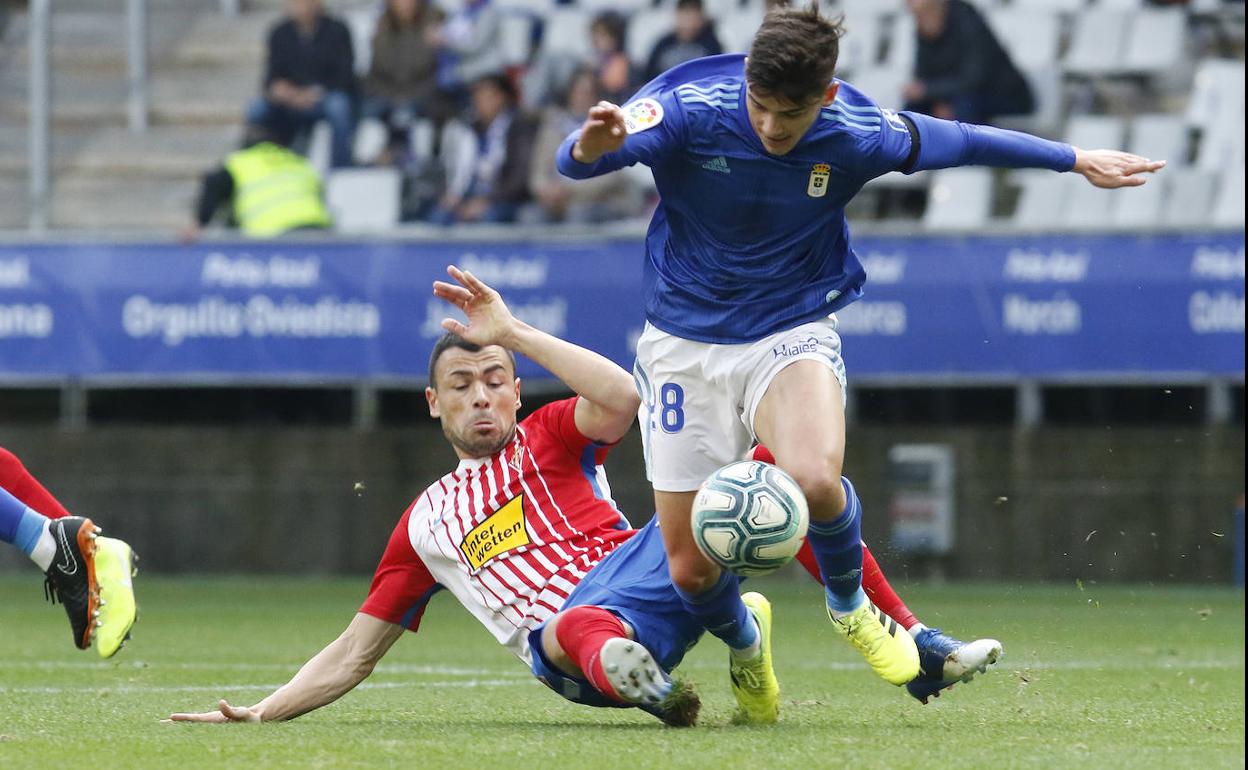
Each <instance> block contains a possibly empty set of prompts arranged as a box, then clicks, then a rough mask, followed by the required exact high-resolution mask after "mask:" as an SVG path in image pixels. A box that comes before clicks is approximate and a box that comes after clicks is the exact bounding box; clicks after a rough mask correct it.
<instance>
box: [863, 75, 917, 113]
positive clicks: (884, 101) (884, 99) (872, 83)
mask: <svg viewBox="0 0 1248 770" xmlns="http://www.w3.org/2000/svg"><path fill="white" fill-rule="evenodd" d="M909 79H910V76H909V74H908V73H906V72H904V71H900V72H899V71H897V70H890V69H885V68H883V67H868V68H866V69H864V70H862V71H861V72H857V73H855V74H854V79H853V80H852V81H850V82H851V83H852V84H853V86H854V87H855V88H857V89H858V90H859V91H862V92H863V93H864V94H866V95H867V96H870V97H871V98H872V99H874V100H875V102H876V104H878V105H880V106H881V107H885V108H888V109H894V110H899V109H901V107H902V102H903V101H904V100H903V99H902V95H901V92H902V89H903V88H905V86H906V81H907V80H909Z"/></svg>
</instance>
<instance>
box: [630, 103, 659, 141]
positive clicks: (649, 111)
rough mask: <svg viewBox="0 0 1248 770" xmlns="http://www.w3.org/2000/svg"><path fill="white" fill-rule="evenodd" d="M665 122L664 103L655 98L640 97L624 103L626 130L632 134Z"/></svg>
mask: <svg viewBox="0 0 1248 770" xmlns="http://www.w3.org/2000/svg"><path fill="white" fill-rule="evenodd" d="M662 122H663V105H661V104H659V103H658V102H657V101H655V100H654V99H638V100H637V101H635V102H630V103H628V104H626V105H624V130H626V131H628V133H630V134H635V133H637V132H638V131H645V130H646V129H647V128H654V127H655V126H657V125H659V124H660V123H662Z"/></svg>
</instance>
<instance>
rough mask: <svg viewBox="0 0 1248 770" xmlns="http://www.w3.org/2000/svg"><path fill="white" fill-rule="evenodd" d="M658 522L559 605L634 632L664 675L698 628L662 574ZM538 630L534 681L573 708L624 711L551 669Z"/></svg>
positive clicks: (533, 637) (532, 636)
mask: <svg viewBox="0 0 1248 770" xmlns="http://www.w3.org/2000/svg"><path fill="white" fill-rule="evenodd" d="M658 522H659V517H658V516H655V517H654V518H652V519H651V520H650V523H649V524H647V525H646V526H644V527H642V528H641V529H640V530H638V531H637V534H635V535H633V536H632V537H631V538H629V539H628V541H627V542H625V543H624V545H622V546H620V547H619V548H616V549H615V550H614V551H612V552H611V553H610V554H609V555H608V556H607V558H605V559H603V560H602V561H600V562H599V563H598V565H597V566H596V567H594V568H593V569H592V570H590V572H589V574H588V575H586V576H585V579H584V580H582V581H581V582H580V585H578V586H577V587H576V588H575V589H573V590H572V594H571V595H570V596H569V597H568V600H567V602H565V603H564V605H563V609H565V610H568V609H571V608H573V607H580V606H594V607H601V608H602V609H604V610H607V611H609V612H611V613H613V614H615V615H616V616H617V617H619V618H620V619H621V620H623V621H624V622H625V623H627V624H628V625H629V626H631V627H632V629H633V636H634V638H635V639H636V640H637V641H638V642H640V643H641V644H642V646H644V647H645V648H646V649H647V650H649V651H650V654H651V655H653V656H654V659H655V661H656V662H657V663H658V664H659V665H660V666H661V667H662V668H663V670H664V671H668V672H670V671H671V670H672V669H674V668H676V666H678V665H679V664H680V661H681V660H682V659H683V658H684V657H685V653H686V652H688V651H689V649H690V648H691V647H693V645H694V644H696V643H697V641H698V639H699V638H700V637H701V636H702V631H703V628H702V626H701V624H700V623H698V621H697V620H695V619H694V618H693V616H691V615H690V614H689V613H688V612H687V611H686V610H685V606H684V604H683V603H682V602H681V600H680V597H679V596H677V594H676V589H675V588H674V587H673V586H672V576H671V573H670V572H669V571H668V569H667V552H666V551H665V550H664V549H663V534H662V533H661V532H659V523H658ZM544 625H545V624H543V625H542V626H538V627H537V628H535V629H533V630H532V631H531V632H530V633H529V649H530V650H532V654H533V675H534V676H536V677H537V678H538V679H539V680H540V681H541V682H542V683H543V684H545V685H546V686H547V687H549V688H550V689H552V690H554V691H555V692H557V693H559V694H560V695H562V696H563V697H564V698H567V699H568V700H570V701H572V702H573V703H583V704H585V705H588V706H616V707H618V706H629V705H631V704H622V703H619V702H617V701H613V700H611V699H609V698H607V697H606V696H604V695H603V694H602V693H600V692H598V691H597V690H595V689H594V687H593V685H591V684H590V683H589V682H588V681H586V680H585V679H582V678H580V677H573V676H569V675H567V674H565V673H563V672H562V671H560V670H559V669H557V668H555V667H554V666H553V665H552V664H551V663H550V661H548V660H547V659H546V655H545V654H544V653H543V651H542V628H543V627H544Z"/></svg>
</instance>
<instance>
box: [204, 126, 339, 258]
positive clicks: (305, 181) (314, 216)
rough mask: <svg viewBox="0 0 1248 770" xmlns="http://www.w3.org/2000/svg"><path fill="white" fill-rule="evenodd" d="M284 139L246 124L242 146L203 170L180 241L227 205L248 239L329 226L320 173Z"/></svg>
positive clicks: (275, 133) (261, 127) (265, 129)
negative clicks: (192, 211)
mask: <svg viewBox="0 0 1248 770" xmlns="http://www.w3.org/2000/svg"><path fill="white" fill-rule="evenodd" d="M285 139H286V137H284V136H282V135H281V134H279V133H278V132H277V131H275V130H273V129H272V128H269V127H266V126H259V125H251V126H248V127H247V131H246V134H245V137H244V140H243V146H242V149H239V150H236V151H235V152H232V153H230V154H229V155H227V156H226V157H225V160H224V161H222V163H221V165H219V166H218V167H216V168H215V169H213V170H212V171H210V172H208V173H207V174H205V175H204V178H203V182H202V185H201V187H200V193H199V201H198V203H197V204H196V206H195V221H194V222H192V223H191V224H190V225H188V226H187V227H186V228H184V229H183V231H182V240H183V241H184V242H191V241H194V240H196V239H197V238H198V237H199V234H200V231H201V229H202V228H203V227H204V226H205V225H207V224H208V223H209V222H211V221H212V219H213V218H214V217H215V216H216V215H217V212H218V211H220V210H221V209H223V208H226V206H227V204H228V208H229V219H230V221H231V222H232V223H233V224H235V225H237V227H238V229H239V230H241V231H242V232H243V234H244V235H246V236H248V237H250V238H272V237H275V236H279V235H282V234H283V233H288V232H291V231H293V230H323V229H326V228H328V227H329V226H330V224H331V221H330V217H329V212H328V211H327V210H326V208H325V202H324V201H323V200H322V196H321V180H320V177H319V176H318V175H317V173H316V169H314V168H313V167H312V164H310V163H308V160H307V158H304V157H303V156H302V155H299V154H298V153H296V152H294V151H293V150H291V149H290V148H289V147H287V146H286V145H287V142H286V141H284V140H285Z"/></svg>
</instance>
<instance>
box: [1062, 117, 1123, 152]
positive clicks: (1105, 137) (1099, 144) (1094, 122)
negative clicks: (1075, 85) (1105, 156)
mask: <svg viewBox="0 0 1248 770" xmlns="http://www.w3.org/2000/svg"><path fill="white" fill-rule="evenodd" d="M1126 133H1127V121H1126V120H1125V119H1123V118H1119V117H1115V116H1112V115H1075V116H1074V117H1072V118H1071V119H1070V121H1069V122H1068V123H1067V124H1066V136H1065V139H1066V142H1067V143H1068V144H1073V145H1074V146H1076V147H1078V148H1080V149H1084V150H1118V149H1121V148H1122V146H1123V144H1124V141H1125V139H1126Z"/></svg>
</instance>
